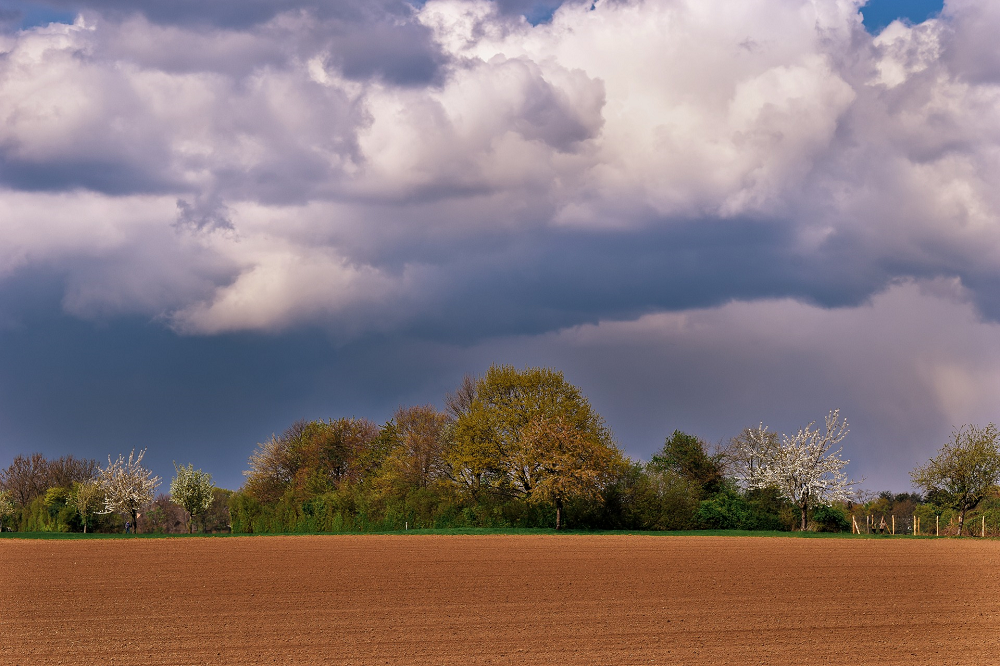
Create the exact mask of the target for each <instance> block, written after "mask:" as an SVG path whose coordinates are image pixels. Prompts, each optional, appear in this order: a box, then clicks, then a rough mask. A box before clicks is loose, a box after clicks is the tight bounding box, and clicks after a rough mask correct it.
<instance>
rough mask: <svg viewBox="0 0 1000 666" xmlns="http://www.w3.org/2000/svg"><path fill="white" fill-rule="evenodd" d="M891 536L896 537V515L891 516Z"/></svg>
mask: <svg viewBox="0 0 1000 666" xmlns="http://www.w3.org/2000/svg"><path fill="white" fill-rule="evenodd" d="M892 536H896V514H892Z"/></svg>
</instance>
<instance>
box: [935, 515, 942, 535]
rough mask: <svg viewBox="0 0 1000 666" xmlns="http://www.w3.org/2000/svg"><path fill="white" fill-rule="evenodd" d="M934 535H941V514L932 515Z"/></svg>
mask: <svg viewBox="0 0 1000 666" xmlns="http://www.w3.org/2000/svg"><path fill="white" fill-rule="evenodd" d="M934 531H935V536H941V516H934Z"/></svg>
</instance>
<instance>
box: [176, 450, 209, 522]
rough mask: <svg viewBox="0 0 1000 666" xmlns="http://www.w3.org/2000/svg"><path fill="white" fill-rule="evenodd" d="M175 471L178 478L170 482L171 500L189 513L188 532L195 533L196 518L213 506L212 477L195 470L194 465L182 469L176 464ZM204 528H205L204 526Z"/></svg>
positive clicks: (182, 466)
mask: <svg viewBox="0 0 1000 666" xmlns="http://www.w3.org/2000/svg"><path fill="white" fill-rule="evenodd" d="M174 470H175V471H176V472H177V476H175V477H174V480H173V481H171V482H170V499H171V500H172V501H173V502H174V503H175V504H179V505H180V506H182V507H184V510H185V511H187V512H188V515H189V516H190V518H191V519H190V520H189V521H188V532H189V533H190V532H191V531H193V527H194V517H195V516H198V515H201V514H203V513H205V512H206V511H208V507H210V506H212V499H214V496H213V495H212V489H213V487H214V486H213V485H212V475H211V474H206V473H205V472H202V471H201V470H200V469H195V468H194V465H192V464H190V463H189V464H188V466H187V467H185V466H184V465H181V466H180V467H178V466H177V464H176V463H174ZM203 527H204V526H203Z"/></svg>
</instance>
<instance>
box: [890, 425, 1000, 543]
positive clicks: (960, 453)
mask: <svg viewBox="0 0 1000 666" xmlns="http://www.w3.org/2000/svg"><path fill="white" fill-rule="evenodd" d="M998 446H1000V431H998V430H997V427H996V426H995V425H994V424H992V423H990V424H988V425H987V426H985V427H978V426H974V425H966V426H963V427H962V428H959V429H957V430H955V431H954V432H953V433H952V435H951V440H950V441H949V442H948V443H946V444H945V445H944V446H943V447H941V450H940V451H938V454H937V455H936V456H934V457H933V458H931V459H930V460H929V461H928V462H927V464H926V465H923V466H921V467H918V468H916V469H915V470H913V471H912V472H911V473H910V477H911V478H912V479H913V483H914V484H915V485H916V486H917V487H919V488H922V489H923V490H924V491H925V492H926V493H927V495H928V496H929V497H930V498H931V499H932V500H936V501H938V502H939V503H942V504H944V505H946V506H949V507H951V508H953V509H955V510H957V511H958V512H959V513H958V534H959V536H961V534H962V528H963V525H964V523H965V514H966V512H967V511H970V510H972V509H975V508H976V507H977V506H979V503H980V502H982V501H983V499H985V498H986V496H987V495H988V494H989V493H990V492H991V491H992V490H994V489H995V488H996V487H997V481H998V479H1000V448H998Z"/></svg>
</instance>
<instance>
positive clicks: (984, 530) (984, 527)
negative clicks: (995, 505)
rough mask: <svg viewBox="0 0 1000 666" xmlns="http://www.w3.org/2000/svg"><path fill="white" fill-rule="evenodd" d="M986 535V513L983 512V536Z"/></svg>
mask: <svg viewBox="0 0 1000 666" xmlns="http://www.w3.org/2000/svg"><path fill="white" fill-rule="evenodd" d="M985 537H986V514H983V538H985Z"/></svg>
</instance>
